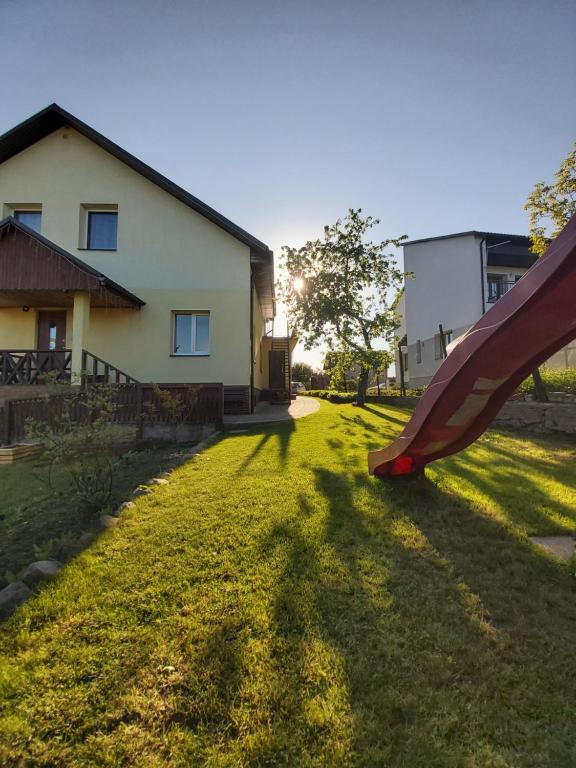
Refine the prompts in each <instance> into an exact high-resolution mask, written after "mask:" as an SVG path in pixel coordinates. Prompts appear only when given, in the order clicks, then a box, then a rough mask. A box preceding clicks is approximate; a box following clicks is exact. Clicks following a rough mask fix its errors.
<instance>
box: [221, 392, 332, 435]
mask: <svg viewBox="0 0 576 768" xmlns="http://www.w3.org/2000/svg"><path fill="white" fill-rule="evenodd" d="M318 408H320V402H319V401H318V400H316V398H314V397H297V398H296V400H292V402H291V403H290V405H270V403H265V402H262V403H258V405H257V406H256V408H255V409H254V413H249V414H239V415H238V416H224V428H230V427H232V428H235V427H252V426H254V425H255V424H271V423H273V422H276V421H292V420H293V419H301V418H302V417H303V416H309V415H310V414H311V413H315V412H316V411H317V410H318Z"/></svg>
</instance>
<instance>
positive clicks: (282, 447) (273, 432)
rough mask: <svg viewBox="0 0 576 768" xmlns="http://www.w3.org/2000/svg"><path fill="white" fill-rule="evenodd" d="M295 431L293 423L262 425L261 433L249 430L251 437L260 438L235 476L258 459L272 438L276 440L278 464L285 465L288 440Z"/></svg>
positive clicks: (288, 445)
mask: <svg viewBox="0 0 576 768" xmlns="http://www.w3.org/2000/svg"><path fill="white" fill-rule="evenodd" d="M295 430H296V425H295V423H294V421H286V422H280V423H279V424H274V425H263V426H262V432H260V431H259V430H255V429H251V430H250V432H251V433H252V434H253V435H254V434H261V437H260V440H259V442H258V443H257V444H256V446H255V447H254V449H253V450H252V451H251V452H250V453H249V454H248V456H246V458H245V459H244V460H243V461H242V463H241V464H240V466H239V467H238V469H237V471H236V474H238V475H240V474H242V472H244V471H245V470H246V469H247V468H248V467H249V466H250V465H251V464H252V463H253V461H254V460H255V459H256V458H257V457H258V455H259V454H260V453H261V451H262V450H263V449H264V448H266V446H267V444H268V442H269V441H270V439H271V438H273V437H274V438H276V442H277V444H278V455H279V459H280V463H281V465H285V464H286V461H287V459H288V450H289V447H290V440H291V438H292V435H293V434H294V431H295Z"/></svg>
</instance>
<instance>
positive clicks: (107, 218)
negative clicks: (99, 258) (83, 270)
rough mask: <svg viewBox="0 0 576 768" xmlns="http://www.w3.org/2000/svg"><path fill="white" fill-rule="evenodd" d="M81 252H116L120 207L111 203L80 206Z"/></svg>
mask: <svg viewBox="0 0 576 768" xmlns="http://www.w3.org/2000/svg"><path fill="white" fill-rule="evenodd" d="M78 248H79V249H80V250H81V251H84V250H88V251H115V250H116V249H117V248H118V206H117V205H116V204H111V203H82V204H81V205H80V232H79V243H78Z"/></svg>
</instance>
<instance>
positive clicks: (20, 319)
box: [0, 218, 144, 385]
mask: <svg viewBox="0 0 576 768" xmlns="http://www.w3.org/2000/svg"><path fill="white" fill-rule="evenodd" d="M143 305H144V302H143V301H142V300H141V299H139V298H138V297H137V296H135V295H134V294H132V293H131V292H130V291H128V290H127V289H125V288H123V287H122V286H120V285H118V284H117V283H115V282H114V281H113V280H110V278H108V277H106V275H104V274H102V273H101V272H98V271H97V270H95V269H94V268H93V267H91V266H90V265H88V264H86V263H85V262H83V261H81V260H80V259H78V258H76V257H75V256H73V255H72V254H70V253H68V252H67V251H65V250H64V249H62V248H60V247H59V246H57V245H56V244H54V243H52V242H50V241H49V240H47V239H46V238H44V237H42V235H39V234H38V233H37V232H34V231H33V230H31V229H29V228H28V227H26V226H25V225H24V224H22V223H21V222H17V221H15V220H14V219H12V218H7V219H4V220H3V221H2V222H0V310H3V312H2V314H3V315H4V317H3V320H4V321H5V323H4V326H5V331H4V334H3V335H2V340H1V342H0V346H1V347H5V348H4V349H0V385H13V384H18V385H28V384H30V385H33V384H38V383H40V382H41V381H42V379H43V378H44V376H45V375H46V374H48V373H51V374H52V375H53V376H54V377H55V378H56V380H58V381H68V382H71V383H73V384H82V383H83V382H84V380H85V379H86V378H87V377H88V379H89V380H92V381H106V382H114V383H129V382H133V381H135V379H134V378H133V377H131V376H130V375H129V374H127V373H125V372H124V371H121V370H120V369H118V368H116V367H115V366H112V365H110V364H109V363H107V362H106V361H104V360H102V359H101V358H99V357H97V356H96V355H93V354H91V353H90V352H89V351H88V350H87V347H88V337H89V330H90V311H91V309H92V308H106V309H117V310H122V311H137V310H139V309H140V308H141V307H142V306H143ZM14 340H16V341H18V340H24V341H27V342H28V344H30V342H32V344H30V345H29V346H28V347H27V348H18V344H14V343H13V341H14ZM6 342H9V343H6ZM8 347H10V348H8Z"/></svg>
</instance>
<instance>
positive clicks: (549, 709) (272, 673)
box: [0, 403, 576, 768]
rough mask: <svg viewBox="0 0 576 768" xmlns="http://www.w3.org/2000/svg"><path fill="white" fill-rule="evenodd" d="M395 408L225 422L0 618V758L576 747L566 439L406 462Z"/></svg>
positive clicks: (284, 762)
mask: <svg viewBox="0 0 576 768" xmlns="http://www.w3.org/2000/svg"><path fill="white" fill-rule="evenodd" d="M407 418H408V414H407V413H406V412H405V411H403V410H401V409H397V408H392V407H387V408H384V407H380V406H375V405H370V406H369V407H367V408H365V409H359V408H354V407H352V406H350V405H331V404H329V403H322V405H321V409H320V411H319V412H318V413H317V414H316V415H314V416H311V417H308V418H306V419H303V420H302V421H300V422H297V423H296V424H295V425H294V426H293V425H289V424H286V425H278V426H276V427H274V428H272V427H270V428H263V429H262V430H253V431H252V432H250V433H248V434H243V435H229V436H227V437H224V438H223V439H222V440H220V441H219V442H218V443H217V444H216V445H214V446H213V447H211V448H210V449H208V450H207V451H206V452H205V453H204V454H201V455H200V456H198V457H197V458H196V459H194V460H192V461H190V462H189V463H188V464H187V465H185V466H183V467H182V468H180V469H178V470H176V471H175V472H174V473H173V476H172V481H171V483H170V484H169V485H167V486H163V487H159V488H158V489H157V490H156V491H155V492H154V494H153V495H151V496H147V497H142V498H140V499H138V501H137V508H136V509H134V510H131V511H130V512H128V513H126V515H125V517H124V518H123V520H122V521H121V523H120V525H119V526H117V527H116V528H115V529H113V530H110V531H108V532H106V533H105V534H104V535H103V536H102V537H101V538H100V539H99V540H98V541H97V542H96V543H94V544H93V545H92V547H91V548H90V549H89V550H88V551H86V552H85V553H84V554H83V555H81V556H79V557H78V558H77V559H76V560H75V561H74V562H72V563H70V564H69V565H68V566H67V567H66V569H65V570H64V572H63V573H62V575H61V577H60V578H59V579H58V581H57V582H56V583H54V584H52V585H49V586H47V587H45V588H44V589H43V590H42V591H41V592H40V594H39V595H38V597H37V598H36V599H35V600H32V601H31V602H29V603H28V604H27V605H26V606H25V607H24V608H23V609H21V610H20V611H19V612H18V613H17V614H16V615H15V616H14V617H13V619H12V620H11V621H10V622H9V623H8V624H7V625H5V626H4V628H3V629H2V630H0V648H1V649H2V656H1V657H0V658H1V661H0V713H1V714H0V765H14V766H16V765H34V766H118V765H136V766H143V767H145V768H146V767H147V766H154V767H156V766H158V767H160V766H162V767H168V766H170V767H172V766H205V765H206V766H219V767H223V766H298V767H300V766H352V765H353V766H366V767H368V766H386V767H388V766H392V767H395V768H400V767H402V768H404V767H406V768H408V767H409V768H431V767H432V766H447V767H450V768H452V767H454V768H456V767H458V768H460V766H461V767H462V768H489V767H492V768H506V767H508V768H517V767H519V766H522V768H526V767H528V768H531V767H532V768H543V767H546V766H549V767H550V768H551V767H552V766H571V765H574V764H576V751H575V749H576V748H575V747H574V738H573V712H574V709H575V707H576V685H575V684H574V682H575V681H574V672H573V670H574V669H575V668H576V665H575V662H576V650H575V644H574V627H575V626H576V623H575V622H576V607H575V604H574V586H575V582H574V578H573V577H572V576H571V575H570V570H569V568H567V567H566V566H561V565H559V564H556V563H555V562H553V561H552V560H550V559H549V558H547V557H546V556H544V555H542V554H540V553H539V552H537V551H536V550H535V549H534V548H533V547H532V545H531V544H530V542H529V541H528V539H527V534H528V533H554V532H566V531H570V530H572V529H573V528H575V527H576V523H575V519H576V511H575V510H576V492H575V491H574V479H575V475H576V463H575V457H576V446H575V445H574V443H573V442H570V441H569V440H567V439H565V440H560V439H544V438H542V439H532V438H529V437H522V436H518V435H514V434H512V433H497V432H490V433H488V434H487V435H486V436H485V437H484V438H483V439H482V440H481V441H479V442H478V443H477V444H476V446H474V447H473V448H471V449H470V450H468V451H466V452H465V453H463V454H461V455H460V456H457V457H452V458H450V459H446V460H444V461H442V462H439V463H438V464H437V465H435V466H434V467H432V468H431V469H430V471H429V473H428V477H427V478H426V479H419V480H415V481H404V482H396V483H385V482H382V481H379V480H376V479H374V478H369V477H368V476H367V474H366V453H367V451H368V450H369V449H372V448H376V447H380V446H382V445H383V444H385V443H386V441H387V440H388V439H390V438H392V437H393V436H394V435H395V434H397V432H398V431H399V430H400V429H401V427H402V424H403V423H404V422H405V421H406V419H407Z"/></svg>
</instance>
